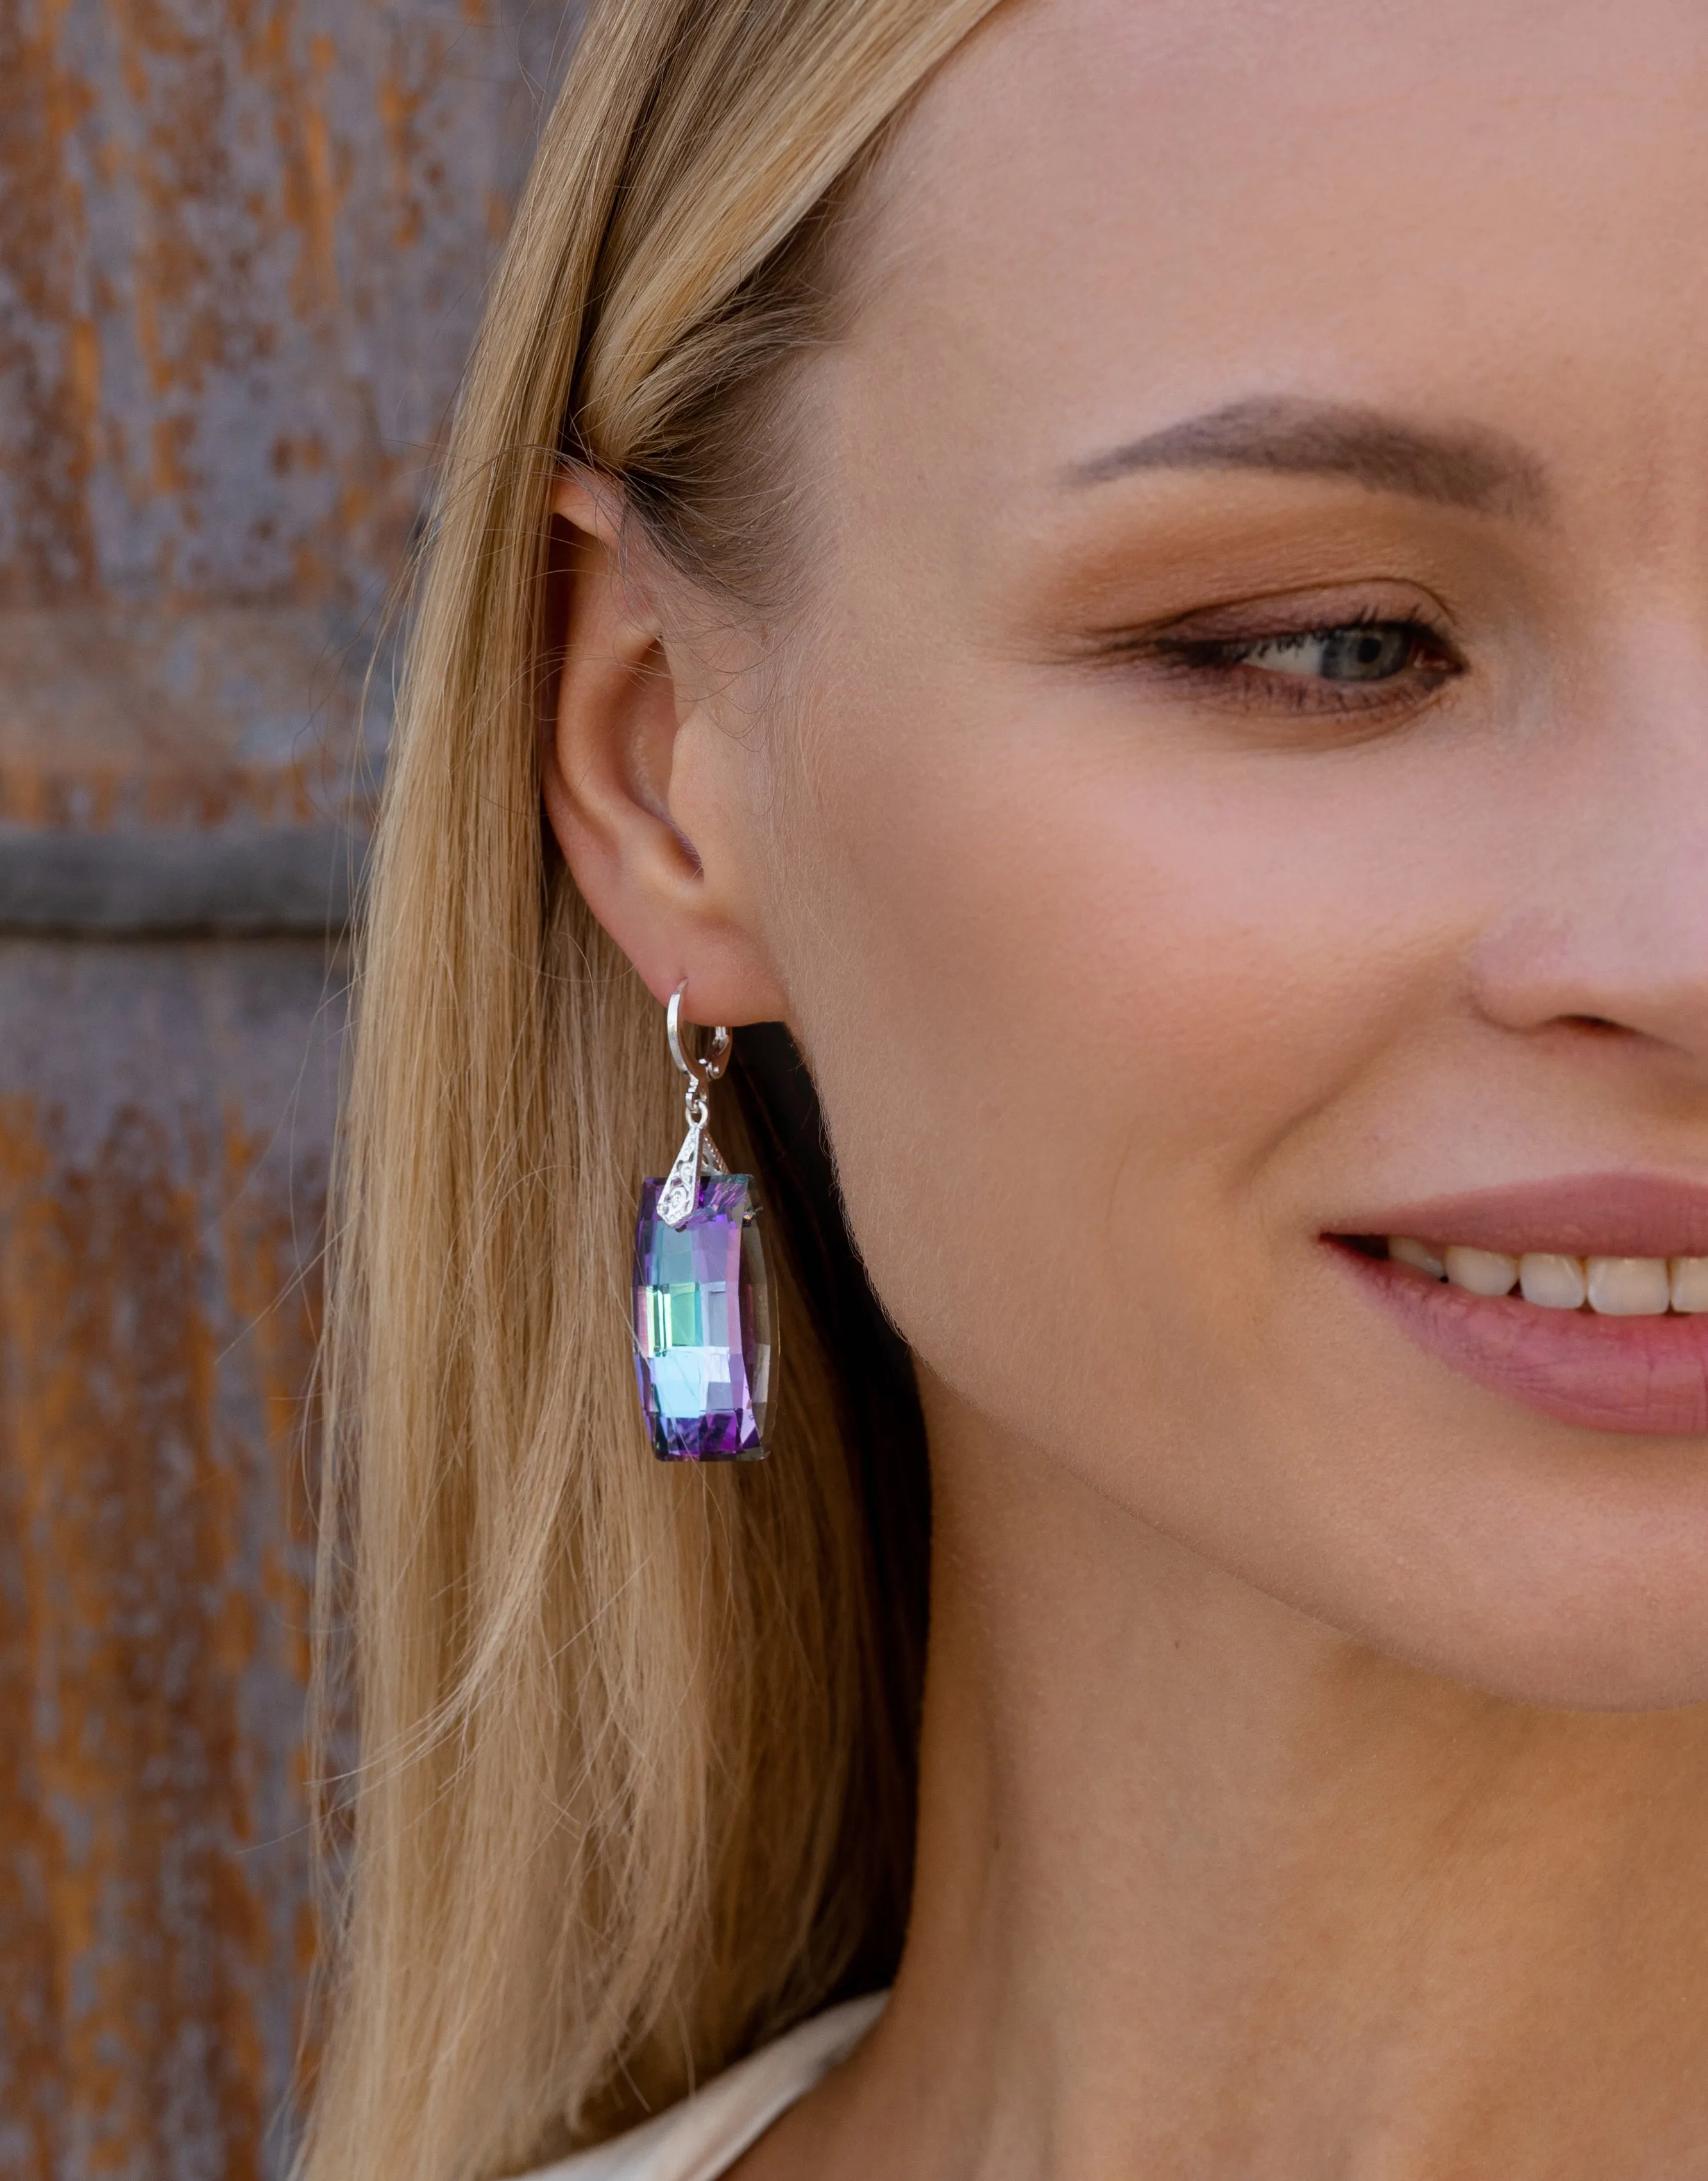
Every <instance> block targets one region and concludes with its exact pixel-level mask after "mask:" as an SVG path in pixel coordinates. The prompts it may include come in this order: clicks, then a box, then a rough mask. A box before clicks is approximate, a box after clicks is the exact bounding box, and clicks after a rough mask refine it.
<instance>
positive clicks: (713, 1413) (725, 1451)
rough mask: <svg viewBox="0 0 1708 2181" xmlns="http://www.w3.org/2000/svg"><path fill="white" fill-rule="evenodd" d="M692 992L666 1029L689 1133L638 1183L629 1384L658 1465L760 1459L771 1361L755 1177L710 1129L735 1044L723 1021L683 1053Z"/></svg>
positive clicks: (677, 998)
mask: <svg viewBox="0 0 1708 2181" xmlns="http://www.w3.org/2000/svg"><path fill="white" fill-rule="evenodd" d="M687 989H688V987H687V985H686V981H685V982H684V983H682V984H680V985H679V986H677V988H676V990H675V991H674V992H673V993H672V994H671V996H670V1002H669V1008H668V1009H667V1010H666V1013H665V1017H664V1030H665V1035H666V1036H667V1038H668V1039H669V1046H670V1057H671V1058H672V1059H673V1060H674V1061H675V1063H676V1065H677V1067H678V1068H680V1070H681V1071H682V1074H684V1075H685V1076H686V1078H687V1079H688V1088H687V1091H686V1096H685V1097H684V1099H683V1108H684V1113H685V1116H686V1121H687V1124H688V1132H687V1134H686V1136H684V1138H683V1139H682V1148H681V1149H680V1151H678V1152H677V1154H676V1159H675V1165H674V1166H672V1168H670V1171H669V1173H667V1174H665V1175H664V1176H663V1177H662V1178H659V1179H649V1180H647V1181H646V1182H645V1183H643V1184H642V1189H641V1212H640V1217H639V1218H638V1219H637V1220H636V1223H635V1271H634V1335H635V1376H636V1381H637V1383H638V1384H639V1387H640V1393H641V1409H642V1414H643V1415H644V1416H645V1418H646V1422H647V1435H648V1436H649V1437H650V1438H651V1440H652V1442H653V1453H654V1454H656V1455H658V1459H659V1460H661V1461H758V1460H763V1457H764V1455H765V1453H766V1451H767V1449H766V1445H765V1419H766V1412H767V1411H768V1409H769V1405H770V1399H771V1380H772V1375H773V1372H774V1368H775V1363H776V1341H775V1336H774V1330H773V1312H772V1302H771V1273H770V1267H769V1265H768V1263H767V1262H766V1259H765V1248H764V1244H763V1240H761V1238H760V1232H759V1214H760V1207H759V1203H758V1197H757V1195H756V1194H755V1192H754V1186H753V1177H752V1175H751V1174H747V1173H730V1169H729V1168H728V1167H727V1166H726V1165H725V1162H724V1158H723V1155H722V1154H721V1152H720V1151H719V1149H718V1146H716V1144H714V1142H713V1140H712V1136H711V1131H710V1129H709V1128H708V1121H709V1119H710V1118H711V1109H710V1106H709V1103H708V1091H709V1090H710V1088H711V1085H713V1084H714V1083H716V1082H718V1081H719V1079H721V1077H722V1075H723V1074H724V1070H725V1068H727V1067H728V1066H729V1063H730V1051H731V1048H732V1046H733V1045H734V1043H735V1041H734V1039H733V1038H732V1037H731V1035H730V1032H729V1030H726V1029H725V1028H724V1027H722V1026H721V1025H719V1028H718V1029H716V1030H714V1031H713V1033H712V1041H711V1044H710V1046H708V1048H707V1051H706V1052H705V1053H704V1055H703V1056H702V1057H699V1058H694V1057H691V1056H690V1054H689V1053H688V1052H687V1051H686V1049H685V1047H684V1046H683V1042H682V1032H683V1023H682V999H683V996H684V994H685V993H686V991H687Z"/></svg>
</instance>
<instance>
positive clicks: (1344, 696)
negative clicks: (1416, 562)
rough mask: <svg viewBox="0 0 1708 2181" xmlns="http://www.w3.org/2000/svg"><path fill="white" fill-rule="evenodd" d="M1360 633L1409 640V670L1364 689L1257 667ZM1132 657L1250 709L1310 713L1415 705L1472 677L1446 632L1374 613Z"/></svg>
mask: <svg viewBox="0 0 1708 2181" xmlns="http://www.w3.org/2000/svg"><path fill="white" fill-rule="evenodd" d="M1359 629H1365V630H1370V631H1373V632H1383V633H1388V632H1391V633H1393V634H1395V635H1397V636H1403V637H1404V638H1406V639H1407V642H1408V659H1407V661H1406V664H1405V665H1403V666H1402V667H1401V668H1400V669H1399V670H1398V671H1397V672H1395V673H1393V674H1391V675H1385V676H1381V677H1380V679H1377V680H1372V681H1369V682H1363V683H1360V682H1355V681H1344V682H1336V681H1333V680H1331V679H1330V678H1329V677H1327V676H1323V675H1312V674H1298V673H1289V672H1286V671H1282V670H1281V669H1278V668H1275V667H1266V666H1254V665H1251V664H1250V655H1251V654H1252V653H1253V652H1255V651H1259V650H1262V649H1264V648H1265V647H1266V646H1268V645H1270V644H1286V645H1303V644H1308V643H1311V642H1313V641H1321V640H1325V639H1327V638H1331V637H1336V636H1342V635H1345V634H1347V632H1351V631H1355V630H1359ZM1419 651H1424V652H1427V653H1429V654H1432V655H1431V656H1430V658H1429V660H1427V661H1419V660H1418V659H1417V657H1416V656H1415V654H1417V653H1418V652H1419ZM1128 656H1129V657H1137V658H1140V659H1149V660H1151V661H1153V662H1154V664H1156V665H1159V666H1160V667H1161V668H1162V669H1163V671H1165V672H1166V673H1168V674H1170V675H1171V676H1176V677H1178V678H1179V679H1181V680H1182V681H1184V682H1188V683H1192V682H1196V683H1197V684H1198V686H1199V687H1204V685H1205V684H1206V683H1207V682H1215V684H1217V685H1218V687H1217V691H1216V693H1217V694H1218V695H1220V696H1221V697H1223V698H1236V699H1237V701H1238V702H1240V703H1241V704H1248V705H1259V704H1261V705H1265V706H1269V707H1271V708H1273V707H1275V706H1277V705H1278V706H1281V707H1282V708H1284V709H1286V710H1292V711H1307V712H1331V713H1333V712H1359V713H1365V714H1369V713H1371V712H1377V711H1385V710H1390V709H1391V708H1392V707H1394V706H1395V705H1397V704H1412V705H1415V704H1418V703H1419V702H1420V701H1422V700H1423V699H1424V698H1426V697H1427V696H1429V695H1430V694H1431V693H1433V692H1434V691H1435V690H1436V689H1438V688H1439V687H1441V685H1442V684H1443V683H1444V682H1447V681H1450V680H1452V678H1453V677H1454V676H1457V675H1458V674H1461V673H1463V671H1464V666H1463V661H1462V660H1460V659H1459V657H1458V656H1457V654H1456V652H1455V651H1454V649H1453V648H1452V644H1451V643H1450V642H1449V641H1448V638H1447V637H1446V633H1445V632H1444V631H1443V630H1441V629H1440V628H1437V627H1434V626H1433V625H1432V624H1431V623H1430V621H1427V620H1425V619H1424V617H1423V616H1421V615H1419V614H1415V613H1413V614H1399V615H1397V614H1391V613H1383V612H1381V611H1380V610H1376V609H1370V608H1367V609H1365V610H1363V611H1361V612H1357V613H1351V614H1339V615H1336V616H1335V617H1334V618H1333V619H1332V620H1328V621H1315V622H1309V623H1306V624H1304V625H1303V626H1301V625H1299V624H1297V623H1296V624H1295V625H1294V626H1293V627H1291V628H1289V627H1271V628H1264V629H1260V630H1254V631H1253V632H1251V633H1250V634H1249V635H1244V634H1242V635H1239V636H1217V637H1194V636H1189V635H1172V636H1161V637H1153V638H1150V639H1149V641H1148V642H1146V643H1143V645H1137V644H1136V645H1134V646H1133V647H1132V650H1131V651H1130V652H1129V654H1128Z"/></svg>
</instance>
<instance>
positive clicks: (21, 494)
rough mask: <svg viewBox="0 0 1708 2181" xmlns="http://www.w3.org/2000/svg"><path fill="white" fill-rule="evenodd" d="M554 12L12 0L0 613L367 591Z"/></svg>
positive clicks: (438, 390)
mask: <svg viewBox="0 0 1708 2181" xmlns="http://www.w3.org/2000/svg"><path fill="white" fill-rule="evenodd" d="M564 20H565V11H564V10H563V9H562V8H560V7H551V6H540V5H538V4H530V0H6V5H5V6H3V7H0V84H3V85H4V86H5V96H4V97H3V99H0V605H43V604H49V603H52V602H54V601H56V600H59V599H65V598H67V597H70V598H76V599H84V598H87V597H91V596H99V597H101V598H103V599H107V600H110V601H113V602H119V603H123V602H125V601H133V600H134V601H140V602H141V603H145V604H148V605H164V604H168V603H170V602H172V601H174V600H183V599H193V600H195V601H196V602H198V603H204V602H210V601H219V602H223V603H234V602H238V601H248V602H258V601H263V600H274V599H286V598H288V599H290V600H291V601H292V602H294V603H295V604H297V605H313V604H317V603H319V602H322V601H324V600H337V601H339V602H341V603H343V604H344V605H350V604H352V603H356V604H358V605H361V604H366V605H372V599H373V597H374V596H375V595H376V594H378V593H379V592H380V591H382V590H383V588H384V586H385V584H386V583H388V581H389V579H390V577H391V576H392V574H393V572H394V570H395V568H396V566H397V565H398V561H399V555H400V554H401V551H402V549H403V547H404V545H405V541H406V540H407V538H408V536H409V533H410V527H411V525H412V524H413V522H414V521H415V519H416V510H417V508H418V505H419V504H420V499H421V487H422V483H423V478H424V475H425V472H426V468H427V464H428V463H429V462H430V461H431V457H432V455H433V450H434V448H435V446H436V444H437V443H438V438H439V434H440V432H441V428H442V426H443V423H444V416H445V411H446V407H447V405H448V402H449V398H450V395H451V394H452V392H453V390H454V389H455V384H456V380H457V376H458V373H459V372H460V369H461V367H462V362H463V359H464V356H465V355H466V351H467V348H468V344H469V341H470V339H471V335H472V334H473V331H474V327H475V323H476V320H477V316H478V312H479V309H480V304H481V300H482V284H483V281H484V279H485V275H486V273H487V270H488V267H489V264H490V262H491V257H492V251H493V244H494V242H495V240H497V238H498V237H499V235H501V234H502V232H503V229H504V225H505V223H506V221H507V219H508V217H509V211H510V205H511V202H513V199H514V196H515V190H516V187H517V185H518V183H519V181H520V179H521V174H522V172H523V170H524V168H525V167H526V160H527V157H528V156H529V153H530V152H531V150H532V141H533V136H534V133H535V129H536V125H537V114H538V102H539V97H540V92H541V86H543V85H544V84H545V83H547V82H548V80H550V79H551V77H552V75H553V74H554V69H555V66H556V64H557V61H558V58H559V46H560V44H561V41H562V38H563V36H564V35H565V31H564Z"/></svg>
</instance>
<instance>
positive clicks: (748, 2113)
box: [532, 1991, 889, 2181]
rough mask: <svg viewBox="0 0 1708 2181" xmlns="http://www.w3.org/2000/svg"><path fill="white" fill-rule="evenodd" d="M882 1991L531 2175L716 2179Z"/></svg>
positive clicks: (858, 2027) (839, 2048)
mask: <svg viewBox="0 0 1708 2181" xmlns="http://www.w3.org/2000/svg"><path fill="white" fill-rule="evenodd" d="M888 1997H889V1994H888V1993H887V1992H882V1991H877V1992H872V1993H870V1994H869V1995H868V1996H867V1997H866V1998H864V1999H851V2000H849V2001H847V2002H846V2004H845V2005H843V2006H841V2007H830V2008H829V2009H828V2010H827V2011H826V2012H825V2013H823V2014H815V2015H813V2018H811V2020H810V2021H807V2022H803V2023H801V2024H799V2025H798V2026H797V2027H796V2028H795V2029H791V2030H790V2032H789V2033H788V2035H786V2036H785V2037H780V2038H778V2040H776V2042H775V2043H774V2044H772V2045H766V2046H761V2048H760V2049H759V2051H757V2052H754V2053H752V2054H751V2055H750V2056H749V2057H747V2059H745V2060H741V2061H738V2062H736V2065H735V2066H734V2067H733V2068H730V2069H729V2070H728V2071H727V2072H726V2073H724V2074H721V2075H718V2076H714V2078H713V2079H712V2080H711V2081H710V2082H709V2083H708V2084H706V2085H705V2086H704V2088H703V2089H702V2090H697V2091H696V2092H695V2093H694V2095H693V2096H692V2097H690V2098H684V2099H683V2101H682V2102H681V2104H680V2105H679V2106H671V2108H670V2110H669V2112H664V2113H660V2114H659V2115H658V2118H657V2119H656V2120H649V2121H647V2122H644V2123H642V2125H641V2126H640V2127H639V2128H636V2129H631V2130H630V2131H629V2133H628V2134H626V2135H620V2136H618V2137H617V2138H616V2140H614V2142H611V2143H601V2144H596V2145H594V2147H593V2148H592V2150H591V2151H577V2152H576V2155H575V2156H574V2157H573V2158H565V2159H563V2160H561V2161H560V2162H559V2163H558V2164H557V2165H555V2166H548V2167H543V2169H542V2170H541V2171H540V2172H539V2173H536V2174H535V2175H533V2176H532V2181H719V2175H720V2174H725V2173H728V2172H729V2170H730V2167H732V2166H733V2165H734V2164H735V2162H736V2160H737V2159H738V2158H739V2157H740V2156H741V2153H742V2152H743V2151H748V2150H751V2149H752V2146H753V2145H754V2144H756V2143H757V2142H758V2140H759V2138H760V2137H761V2136H762V2135H763V2134H764V2133H765V2131H766V2129H768V2128H769V2126H770V2125H771V2123H772V2122H773V2121H774V2120H775V2119H776V2118H777V2116H778V2114H779V2113H781V2112H787V2110H788V2109H789V2107H790V2106H792V2105H793V2104H794V2103H795V2101H796V2099H797V2098H802V2097H804V2096H805V2095H807V2091H808V2090H811V2089H812V2087H813V2084H815V2083H817V2082H818V2081H820V2080H822V2079H823V2078H824V2076H826V2075H828V2074H829V2072H830V2070H831V2069H832V2068H834V2067H835V2066H836V2064H837V2062H839V2061H841V2060H846V2058H847V2057H848V2055H849V2054H850V2053H851V2051H853V2050H854V2047H855V2046H857V2044H858V2043H859V2042H860V2040H861V2039H862V2037H863V2036H864V2035H866V2033H867V2031H868V2029H870V2028H871V2027H872V2025H873V2023H874V2022H875V2021H876V2020H877V2019H878V2018H879V2015H880V2014H881V2013H883V2012H884V2001H885V2000H886V1999H887V1998H888Z"/></svg>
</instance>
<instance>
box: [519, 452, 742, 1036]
mask: <svg viewBox="0 0 1708 2181" xmlns="http://www.w3.org/2000/svg"><path fill="white" fill-rule="evenodd" d="M552 512H553V520H554V530H555V535H554V555H553V566H554V593H555V598H554V606H555V610H556V617H557V619H558V621H559V630H558V632H557V646H558V649H559V661H560V663H559V667H558V671H557V673H556V675H555V677H554V690H553V698H552V702H551V704H550V707H549V712H548V716H547V717H545V718H543V720H542V722H541V735H540V788H541V795H542V798H543V803H544V806H545V812H546V816H547V819H548V822H549V824H550V825H551V827H552V830H553V832H554V834H555V835H556V837H557V839H558V842H559V846H560V847H561V848H562V849H563V852H564V855H565V859H566V861H567V862H568V864H569V866H570V872H571V875H573V877H574V879H575V881H576V885H577V886H579V887H580V889H581V893H582V895H583V897H585V899H586V901H587V905H588V907H589V908H591V909H592V912H593V914H594V915H595V916H597V917H598V919H599V921H600V923H601V924H603V925H604V926H605V928H606V930H608V931H609V933H610V934H611V936H612V937H613V938H614V939H615V940H616V941H617V943H618V945H619V946H620V947H622V949H623V951H624V952H625V953H626V954H627V955H628V957H629V958H630V960H631V962H633V964H635V967H636V969H637V970H638V971H639V972H640V975H641V976H642V979H643V980H645V982H646V984H647V986H648V987H649V989H650V990H651V991H653V994H654V996H655V997H658V999H659V1000H660V1001H661V1002H662V1001H664V1000H667V999H668V998H669V995H670V993H671V992H672V991H675V989H676V987H677V986H679V985H680V984H681V983H682V981H683V980H684V979H686V980H687V982H688V985H689V988H690V1002H689V1004H690V1009H691V1015H692V1017H693V1019H698V1020H703V1021H710V1020H714V1019H716V1020H719V1021H725V1022H731V1023H740V1022H754V1021H762V1020H766V1019H774V1018H775V1017H778V1016H780V1015H781V1014H783V1013H785V1008H784V1005H783V1001H782V995H781V993H780V990H779V988H778V984H777V980H776V978H775V975H774V973H773V972H772V970H771V969H770V967H769V961H768V959H767V957H766V953H765V950H764V949H763V946H762V944H761V941H760V938H759V934H758V930H756V929H755V924H754V919H753V916H752V896H751V890H750V889H749V888H748V887H747V886H745V885H744V884H742V883H741V878H742V872H741V864H742V861H743V858H742V856H741V827H740V826H739V825H735V824H726V823H725V822H723V820H724V819H725V816H726V815H728V814H726V813H724V812H721V811H720V810H719V809H718V808H717V807H715V804H714V807H711V808H708V807H706V806H705V801H704V798H703V797H702V798H701V807H699V808H698V809H697V810H696V813H695V822H694V826H693V835H694V836H695V837H691V833H690V831H689V829H688V828H687V827H686V826H685V825H683V823H682V822H681V820H680V815H679V814H678V812H677V809H676V807H675V802H673V796H672V788H673V783H674V781H675V779H676V777H677V776H678V770H679V761H680V745H681V743H682V740H683V737H684V736H685V735H693V736H697V737H701V738H702V739H703V738H704V737H707V736H708V733H709V732H715V729H714V728H713V727H712V725H711V722H709V721H708V720H706V719H705V718H703V717H702V716H701V714H702V709H703V706H702V700H701V699H699V698H697V697H696V696H695V695H694V694H693V693H692V692H691V691H690V690H685V688H684V687H683V686H682V683H681V680H680V675H679V673H678V671H677V667H676V665H675V661H674V660H673V657H672V652H673V646H672V643H670V641H669V639H668V638H667V635H666V630H665V625H664V614H663V612H662V611H661V610H660V601H659V596H658V592H659V588H660V586H659V584H658V571H655V570H653V568H651V567H650V566H647V564H646V556H645V555H643V554H642V553H639V552H630V551H627V550H625V543H626V541H625V538H624V537H623V534H622V527H621V517H620V511H616V510H614V509H613V507H612V506H611V505H610V500H609V494H606V493H604V492H603V491H602V490H600V489H598V488H596V487H594V486H592V485H591V484H590V483H588V482H587V481H586V480H584V479H582V478H580V477H579V476H576V475H566V476H565V478H564V480H563V481H562V482H561V483H559V487H558V488H557V490H556V491H555V492H554V496H553V503H552ZM675 649H677V650H678V651H679V652H680V646H678V647H675ZM676 799H677V800H680V798H676Z"/></svg>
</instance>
